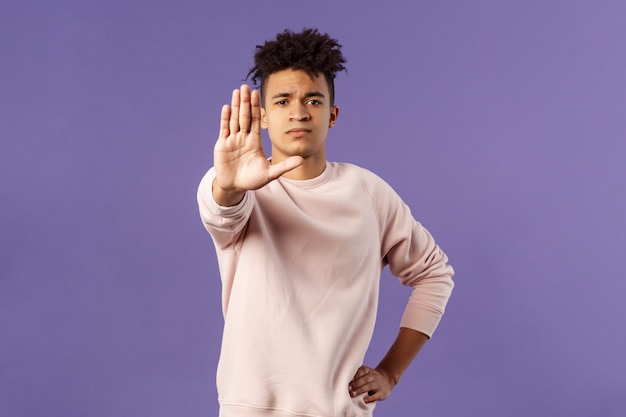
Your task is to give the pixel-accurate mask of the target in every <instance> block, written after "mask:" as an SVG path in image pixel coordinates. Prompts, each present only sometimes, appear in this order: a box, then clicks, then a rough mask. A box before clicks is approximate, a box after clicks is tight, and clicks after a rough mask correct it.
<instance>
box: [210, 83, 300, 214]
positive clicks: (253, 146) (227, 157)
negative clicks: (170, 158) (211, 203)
mask: <svg viewBox="0 0 626 417" xmlns="http://www.w3.org/2000/svg"><path fill="white" fill-rule="evenodd" d="M213 163H214V166H215V173H216V177H215V181H214V183H213V196H214V197H215V200H216V202H217V203H218V204H221V205H233V204H236V203H237V202H238V201H239V200H240V199H241V198H242V197H243V193H245V191H247V190H256V189H258V188H261V187H263V186H264V185H266V184H267V183H269V182H270V181H272V180H275V179H276V178H278V177H280V176H281V175H283V174H284V173H285V172H288V171H291V170H292V169H294V168H297V167H298V166H300V165H302V163H303V160H302V158H301V157H299V156H294V157H290V158H288V159H286V160H284V161H282V162H280V163H277V164H271V163H270V162H269V161H268V160H267V156H266V155H265V152H264V151H263V144H262V139H261V99H260V97H259V92H258V91H256V90H254V91H252V92H251V91H250V87H248V86H247V85H243V86H241V89H238V90H234V91H233V96H232V101H231V105H230V106H228V105H224V106H223V107H222V114H221V118H220V132H219V137H218V139H217V142H216V143H215V148H214V162H213Z"/></svg>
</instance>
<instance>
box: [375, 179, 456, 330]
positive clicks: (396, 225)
mask: <svg viewBox="0 0 626 417" xmlns="http://www.w3.org/2000/svg"><path fill="white" fill-rule="evenodd" d="M373 198H374V199H375V202H374V204H375V205H376V206H377V210H378V215H379V227H380V232H381V245H382V246H381V250H382V256H383V262H384V263H385V264H387V265H389V269H390V271H391V273H392V274H393V275H395V276H396V277H398V279H399V280H400V282H401V283H402V284H404V285H407V286H410V287H412V292H411V296H410V297H409V300H408V303H407V305H406V308H405V310H404V314H403V316H402V320H401V322H400V326H401V327H407V328H410V329H413V330H417V331H420V332H422V333H424V334H426V335H427V336H428V337H431V336H432V335H433V333H434V331H435V329H436V328H437V325H438V324H439V321H440V320H441V317H442V316H443V314H444V311H445V307H446V304H447V302H448V299H449V298H450V295H451V293H452V288H453V287H454V282H453V281H452V276H453V275H454V270H453V269H452V267H451V266H450V265H448V257H447V256H446V254H445V253H444V252H443V251H442V250H441V249H440V248H439V246H438V245H437V244H436V243H435V240H434V239H433V237H432V235H431V234H430V233H429V232H428V230H426V228H424V227H423V226H422V225H421V224H420V223H419V222H418V221H416V220H415V219H414V218H413V215H412V214H411V211H410V209H409V207H408V206H407V205H406V204H405V203H404V202H403V201H402V199H401V198H400V197H399V196H398V195H397V194H396V192H395V191H394V190H393V189H392V188H391V187H390V186H389V185H388V184H387V183H385V182H384V181H383V180H381V179H378V181H377V184H376V185H375V191H374V195H373Z"/></svg>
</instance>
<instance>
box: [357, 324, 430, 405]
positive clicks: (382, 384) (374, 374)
mask: <svg viewBox="0 0 626 417" xmlns="http://www.w3.org/2000/svg"><path fill="white" fill-rule="evenodd" d="M427 340H428V336H426V335H425V334H424V333H421V332H418V331H416V330H412V329H408V328H406V327H401V328H400V332H399V333H398V337H397V338H396V340H395V341H394V343H393V345H391V348H390V349H389V351H388V352H387V354H386V355H385V357H384V358H383V360H382V361H380V363H379V364H378V366H377V367H376V368H369V367H367V366H361V367H360V368H359V369H358V370H357V372H356V374H355V375H354V378H353V379H352V381H350V385H349V387H348V389H349V391H350V395H351V396H353V397H355V396H358V395H361V394H363V393H367V394H368V395H367V396H366V397H365V398H364V401H365V402H366V403H370V402H374V401H380V400H384V399H386V398H387V397H389V394H391V390H392V389H393V388H394V387H395V386H396V384H397V383H398V381H400V377H401V376H402V374H403V373H404V371H405V370H406V369H407V368H408V367H409V365H410V364H411V362H412V361H413V359H414V358H415V356H416V355H417V354H418V352H419V351H420V349H421V348H422V346H424V344H425V343H426V341H427Z"/></svg>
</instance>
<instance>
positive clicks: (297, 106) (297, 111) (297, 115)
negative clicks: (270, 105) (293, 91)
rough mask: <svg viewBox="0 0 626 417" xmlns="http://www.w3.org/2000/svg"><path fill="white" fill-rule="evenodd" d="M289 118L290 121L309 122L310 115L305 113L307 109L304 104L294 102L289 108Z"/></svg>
mask: <svg viewBox="0 0 626 417" xmlns="http://www.w3.org/2000/svg"><path fill="white" fill-rule="evenodd" d="M289 117H290V118H291V119H292V120H309V119H310V118H311V115H310V114H309V112H308V111H307V108H306V106H305V105H304V104H302V103H298V102H295V103H293V106H292V107H291V113H290V115H289Z"/></svg>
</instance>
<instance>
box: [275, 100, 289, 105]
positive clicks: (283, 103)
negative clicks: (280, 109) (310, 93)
mask: <svg viewBox="0 0 626 417" xmlns="http://www.w3.org/2000/svg"><path fill="white" fill-rule="evenodd" d="M285 104H287V100H278V101H277V102H276V105H278V106H284V105H285Z"/></svg>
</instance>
